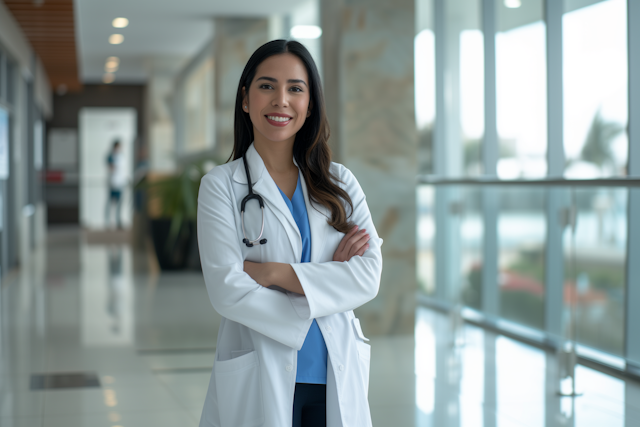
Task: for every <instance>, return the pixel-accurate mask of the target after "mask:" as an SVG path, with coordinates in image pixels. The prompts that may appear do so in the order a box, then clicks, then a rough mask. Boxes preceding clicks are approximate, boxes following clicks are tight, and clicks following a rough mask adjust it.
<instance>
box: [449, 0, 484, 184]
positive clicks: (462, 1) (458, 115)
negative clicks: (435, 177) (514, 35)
mask: <svg viewBox="0 0 640 427" xmlns="http://www.w3.org/2000/svg"><path fill="white" fill-rule="evenodd" d="M480 6H481V2H480V0H447V1H446V2H445V17H446V22H445V32H446V34H445V43H446V46H445V81H444V84H445V94H446V95H445V100H446V101H445V102H446V111H445V112H444V114H445V119H446V144H447V150H448V159H449V164H448V165H447V167H448V172H449V174H450V175H452V176H478V175H481V174H482V156H481V149H480V147H481V141H482V139H483V137H484V41H483V35H482V30H481V28H482V20H481V16H482V15H481V9H480Z"/></svg>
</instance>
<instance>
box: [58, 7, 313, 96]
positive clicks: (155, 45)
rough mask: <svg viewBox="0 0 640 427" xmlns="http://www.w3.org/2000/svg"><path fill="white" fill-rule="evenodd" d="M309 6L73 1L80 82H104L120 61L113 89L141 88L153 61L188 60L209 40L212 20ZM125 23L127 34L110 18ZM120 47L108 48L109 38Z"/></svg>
mask: <svg viewBox="0 0 640 427" xmlns="http://www.w3.org/2000/svg"><path fill="white" fill-rule="evenodd" d="M45 1H49V0H45ZM309 1H311V0H304V1H300V0H297V1H296V0H271V1H269V2H265V1H264V0H243V1H220V0H109V1H97V0H74V3H75V16H76V20H75V25H76V35H77V37H76V40H77V44H78V53H79V71H80V78H81V80H82V81H83V82H85V83H95V82H100V81H102V76H103V74H104V67H105V62H106V59H107V58H108V57H109V56H117V57H119V58H120V67H119V69H118V72H117V73H116V82H115V83H136V82H144V81H145V80H146V78H147V75H148V67H149V65H148V64H149V63H150V62H154V58H165V62H166V58H174V57H175V58H176V61H175V63H176V64H179V63H181V61H179V58H181V57H182V58H187V57H191V56H193V55H194V54H195V53H196V52H198V51H199V50H200V49H201V48H202V47H203V46H204V45H205V44H206V42H207V41H209V40H210V38H211V37H212V34H213V18H214V17H226V16H228V17H232V16H234V17H238V16H245V17H260V16H270V15H278V14H287V13H291V11H292V10H294V9H297V8H298V7H300V6H301V5H303V4H306V3H308V2H309ZM117 17H125V18H127V19H129V25H128V27H126V28H122V29H116V28H113V27H112V25H111V22H112V21H113V19H114V18H117ZM114 33H119V34H122V35H123V36H124V43H122V44H120V45H111V44H109V42H108V38H109V36H110V35H111V34H114Z"/></svg>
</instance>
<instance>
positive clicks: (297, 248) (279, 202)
mask: <svg viewBox="0 0 640 427" xmlns="http://www.w3.org/2000/svg"><path fill="white" fill-rule="evenodd" d="M245 155H246V156H247V164H248V165H249V172H250V174H251V180H252V181H253V182H254V184H253V192H254V193H257V194H259V195H261V196H262V198H263V199H264V202H265V205H266V208H267V209H270V210H271V211H272V212H273V214H274V215H275V216H276V218H278V220H279V221H280V222H281V223H282V226H283V227H284V229H285V231H286V233H287V236H288V237H289V242H290V243H291V247H292V249H293V253H294V254H295V255H296V258H297V259H300V258H301V257H302V237H301V236H300V230H298V225H297V224H296V221H295V220H294V219H293V215H292V214H291V211H290V210H289V207H288V206H287V204H286V203H285V202H284V200H283V199H282V194H280V190H278V186H277V185H276V183H275V181H274V180H273V178H271V175H269V171H267V168H266V167H265V165H264V162H263V161H262V158H261V157H260V154H258V152H257V151H256V149H255V147H254V146H253V144H251V146H250V147H249V149H247V153H246V154H245ZM233 179H234V180H235V181H237V182H239V183H241V184H246V183H247V177H246V174H245V171H244V165H243V162H238V167H237V168H236V170H235V172H234V174H233ZM264 232H265V237H266V239H267V241H268V240H269V234H268V233H269V231H268V230H265V231H264ZM274 244H275V242H274Z"/></svg>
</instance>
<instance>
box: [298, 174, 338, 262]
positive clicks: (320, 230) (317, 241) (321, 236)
mask: <svg viewBox="0 0 640 427" xmlns="http://www.w3.org/2000/svg"><path fill="white" fill-rule="evenodd" d="M296 165H297V164H296ZM300 183H301V184H302V191H303V193H304V203H305V204H306V206H307V216H308V217H309V229H310V230H311V262H321V260H320V257H321V255H322V250H323V249H324V243H325V237H326V227H327V226H328V224H327V219H328V218H331V212H330V211H329V210H328V209H327V208H325V207H324V206H323V205H320V204H318V203H313V204H312V203H311V201H310V200H309V191H308V190H307V183H306V182H305V180H304V176H303V175H302V174H300Z"/></svg>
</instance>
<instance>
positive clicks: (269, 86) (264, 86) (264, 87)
mask: <svg viewBox="0 0 640 427" xmlns="http://www.w3.org/2000/svg"><path fill="white" fill-rule="evenodd" d="M260 89H273V86H271V85H270V84H268V83H263V84H261V85H260Z"/></svg>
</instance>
